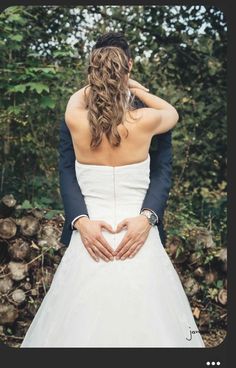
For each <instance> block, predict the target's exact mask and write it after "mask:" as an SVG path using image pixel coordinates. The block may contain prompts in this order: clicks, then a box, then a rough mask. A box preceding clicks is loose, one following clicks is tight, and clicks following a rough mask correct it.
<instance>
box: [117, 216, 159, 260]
mask: <svg viewBox="0 0 236 368" xmlns="http://www.w3.org/2000/svg"><path fill="white" fill-rule="evenodd" d="M123 227H127V229H128V231H127V233H126V234H125V236H124V238H123V239H122V241H121V243H120V244H119V245H118V247H117V248H116V250H115V255H116V259H122V260H123V259H126V258H127V257H129V258H131V257H134V255H135V254H136V253H137V252H138V251H139V249H140V248H141V247H142V246H143V244H144V243H145V240H146V239H147V237H148V234H149V231H150V229H151V227H152V225H150V224H149V222H148V219H147V218H146V217H145V216H143V215H139V216H136V217H130V218H127V219H124V220H123V221H121V222H120V223H119V224H118V225H117V228H116V232H117V233H118V232H120V231H121V229H122V228H123Z"/></svg>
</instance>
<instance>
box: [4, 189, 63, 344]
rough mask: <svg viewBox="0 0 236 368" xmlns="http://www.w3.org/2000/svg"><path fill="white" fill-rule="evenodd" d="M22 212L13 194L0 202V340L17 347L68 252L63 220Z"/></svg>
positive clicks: (41, 213)
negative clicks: (63, 239) (65, 244)
mask: <svg viewBox="0 0 236 368" xmlns="http://www.w3.org/2000/svg"><path fill="white" fill-rule="evenodd" d="M45 213H46V211H42V210H38V209H32V210H29V209H27V210H22V209H21V208H20V206H16V200H15V199H14V197H13V196H12V195H6V196H4V197H3V198H2V200H1V202H0V341H1V342H3V343H5V344H7V345H9V346H12V347H18V346H19V345H20V342H21V341H22V340H23V337H24V335H25V333H26V331H27V329H28V327H29V325H30V323H31V321H32V319H33V317H34V315H35V313H36V311H37V309H38V307H39V306H40V304H41V302H42V300H43V298H44V296H45V295H46V293H47V291H48V289H49V287H50V285H51V282H52V279H53V276H54V273H55V271H56V268H57V266H58V264H59V263H60V261H61V258H62V256H63V254H64V251H65V248H66V247H65V246H63V245H62V244H61V243H60V241H59V239H60V236H61V227H62V226H63V222H64V218H63V217H62V216H61V215H60V216H56V217H54V218H53V219H52V220H46V219H45Z"/></svg>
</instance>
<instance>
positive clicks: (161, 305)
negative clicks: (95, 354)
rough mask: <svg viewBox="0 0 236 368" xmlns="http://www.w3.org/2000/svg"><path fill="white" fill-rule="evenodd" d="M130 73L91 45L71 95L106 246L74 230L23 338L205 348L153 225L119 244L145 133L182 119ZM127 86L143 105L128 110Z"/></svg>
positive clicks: (142, 180)
mask: <svg viewBox="0 0 236 368" xmlns="http://www.w3.org/2000/svg"><path fill="white" fill-rule="evenodd" d="M129 76H130V65H129V63H128V60H127V57H126V55H125V53H124V51H123V50H122V49H120V48H119V47H115V46H109V47H103V48H98V49H95V50H93V51H92V53H91V55H90V64H89V74H88V82H89V84H88V85H87V86H85V87H84V88H82V89H80V90H79V91H78V92H77V93H76V94H75V96H72V97H71V99H70V100H69V103H68V105H67V109H66V112H65V121H66V124H67V126H68V128H69V130H70V133H71V137H72V141H73V146H74V150H75V156H76V160H75V171H76V178H77V181H78V184H79V186H80V188H81V191H82V194H83V196H84V199H85V203H86V206H87V208H88V213H89V218H90V219H92V220H93V221H97V223H100V224H101V223H102V225H103V230H102V235H103V237H104V238H105V240H106V244H107V247H106V248H105V247H104V246H103V245H102V244H101V243H100V242H99V240H95V241H94V245H93V246H91V245H89V246H86V239H83V242H82V239H81V235H80V232H79V229H78V230H76V231H73V234H72V237H71V240H70V243H69V246H68V247H67V249H66V252H65V253H64V256H63V258H62V260H61V263H60V264H59V266H58V268H57V270H56V272H55V275H54V278H53V281H52V283H51V286H50V289H49V290H48V292H47V294H46V296H45V297H44V299H43V302H42V304H41V305H40V307H39V309H38V311H37V313H36V315H35V317H34V319H33V321H32V323H31V325H30V327H29V329H28V331H27V333H26V335H25V338H24V340H23V342H22V344H21V346H20V347H205V345H204V342H203V340H202V337H201V335H200V333H199V330H198V328H197V326H196V323H195V320H194V318H193V315H192V311H191V307H190V304H189V301H188V299H187V296H186V294H185V291H184V289H183V286H182V284H181V281H180V279H179V277H178V274H177V272H176V271H175V268H174V266H173V265H172V262H171V260H170V259H169V256H168V254H167V253H166V251H165V248H164V246H163V245H162V243H161V240H160V236H159V231H158V228H157V227H156V226H151V228H150V232H149V234H148V237H147V239H146V241H145V242H144V243H143V244H141V243H138V242H136V243H132V244H131V245H130V243H129V242H128V243H127V244H126V246H125V247H118V244H119V243H120V242H121V240H122V238H123V237H124V235H125V233H126V228H125V220H126V218H127V217H133V216H137V215H138V214H139V212H140V208H141V205H142V202H143V199H144V196H145V194H146V191H147V189H148V186H149V182H150V155H149V146H150V142H151V139H152V137H153V135H155V134H161V133H164V132H166V131H168V130H170V129H172V128H173V127H174V126H175V125H176V123H177V121H178V119H179V116H178V113H177V111H176V109H175V108H174V107H173V106H172V105H170V104H169V103H168V102H166V101H164V100H163V99H161V98H159V97H157V96H155V95H153V94H151V93H149V92H148V90H147V89H146V88H145V87H143V86H142V85H141V84H139V83H138V82H136V81H134V80H132V79H130V78H129ZM132 95H134V96H137V97H138V98H139V99H140V100H141V101H142V102H143V103H144V104H145V105H146V106H148V107H144V108H140V109H134V108H133V109H132V108H131V102H130V101H131V98H130V96H132ZM75 98H76V100H77V101H78V98H80V104H79V105H74V103H73V101H74V100H75ZM90 244H91V243H90Z"/></svg>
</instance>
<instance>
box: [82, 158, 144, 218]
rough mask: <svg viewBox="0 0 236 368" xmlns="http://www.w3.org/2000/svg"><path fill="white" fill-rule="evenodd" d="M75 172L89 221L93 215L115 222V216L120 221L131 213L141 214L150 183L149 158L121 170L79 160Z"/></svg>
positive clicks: (119, 167)
mask: <svg viewBox="0 0 236 368" xmlns="http://www.w3.org/2000/svg"><path fill="white" fill-rule="evenodd" d="M75 171H76V177H77V181H78V184H79V186H80V189H81V192H82V194H83V196H84V199H85V203H86V206H87V208H88V213H89V215H90V218H91V216H93V215H94V216H95V217H99V218H100V219H101V216H103V217H105V218H109V219H111V218H113V220H114V216H116V220H117V218H118V217H122V216H124V213H126V214H127V216H128V215H129V213H130V211H131V212H132V213H133V214H134V213H135V214H138V213H139V210H140V209H141V206H142V202H143V200H144V197H145V195H146V191H147V189H148V186H149V183H150V155H149V154H148V157H147V158H146V159H145V160H144V161H141V162H137V163H133V164H127V165H121V166H107V165H93V164H82V163H80V162H78V161H77V160H76V161H75ZM114 211H115V212H116V213H114ZM137 211H138V212H137ZM119 215H120V216H119ZM130 215H131V213H130Z"/></svg>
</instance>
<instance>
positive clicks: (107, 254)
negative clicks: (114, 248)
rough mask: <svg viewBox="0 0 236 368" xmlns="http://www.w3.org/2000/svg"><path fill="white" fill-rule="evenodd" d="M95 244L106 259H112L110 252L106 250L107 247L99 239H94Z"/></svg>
mask: <svg viewBox="0 0 236 368" xmlns="http://www.w3.org/2000/svg"><path fill="white" fill-rule="evenodd" d="M95 245H96V247H97V248H98V249H99V250H100V251H101V252H102V253H103V254H104V255H105V256H106V257H107V258H108V260H112V259H113V254H111V253H110V252H108V250H107V248H106V247H104V246H103V245H102V243H101V242H100V241H99V240H97V241H96V243H95Z"/></svg>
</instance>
